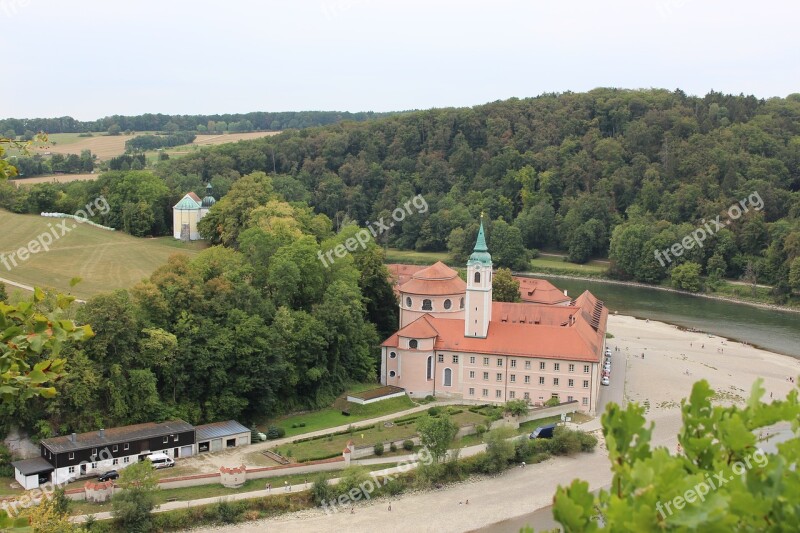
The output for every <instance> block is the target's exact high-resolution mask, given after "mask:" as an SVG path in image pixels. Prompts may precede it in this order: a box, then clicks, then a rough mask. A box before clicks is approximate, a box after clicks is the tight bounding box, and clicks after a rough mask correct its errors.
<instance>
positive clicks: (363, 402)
mask: <svg viewBox="0 0 800 533" xmlns="http://www.w3.org/2000/svg"><path fill="white" fill-rule="evenodd" d="M405 395H406V391H403V392H395V393H394V394H387V395H386V396H379V397H378V398H372V399H371V400H363V399H361V398H356V397H355V396H348V397H347V401H348V402H353V403H357V404H361V405H366V404H368V403H375V402H380V401H382V400H388V399H389V398H399V397H401V396H405Z"/></svg>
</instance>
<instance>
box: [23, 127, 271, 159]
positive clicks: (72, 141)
mask: <svg viewBox="0 0 800 533" xmlns="http://www.w3.org/2000/svg"><path fill="white" fill-rule="evenodd" d="M151 133H153V132H136V133H135V134H133V135H124V134H123V135H114V136H109V135H103V134H102V133H96V134H95V136H94V137H78V134H76V133H54V134H52V135H50V136H49V137H48V142H46V143H40V142H36V143H34V144H33V145H32V146H31V150H32V151H34V152H39V153H45V152H50V153H51V154H78V155H80V153H81V151H83V150H91V151H92V153H93V154H95V155H96V156H97V159H99V160H101V161H102V160H106V159H111V158H112V157H116V156H118V155H121V154H123V153H125V141H128V140H130V139H132V138H133V137H136V136H139V135H148V134H151ZM278 133H280V132H278V131H253V132H249V133H225V134H222V135H198V136H197V138H196V139H195V140H194V142H193V143H192V144H189V145H185V146H184V147H179V146H176V147H175V148H171V149H168V150H167V152H173V151H174V152H176V153H179V152H180V151H181V148H186V147H190V146H212V145H216V144H225V143H232V142H237V141H244V140H249V139H258V138H260V137H268V136H270V135H277V134H278Z"/></svg>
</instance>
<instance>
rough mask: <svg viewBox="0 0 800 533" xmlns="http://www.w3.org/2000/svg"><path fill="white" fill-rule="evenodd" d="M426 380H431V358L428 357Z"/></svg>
mask: <svg viewBox="0 0 800 533" xmlns="http://www.w3.org/2000/svg"><path fill="white" fill-rule="evenodd" d="M426 377H427V378H428V379H433V356H432V355H429V356H428V372H427V373H426Z"/></svg>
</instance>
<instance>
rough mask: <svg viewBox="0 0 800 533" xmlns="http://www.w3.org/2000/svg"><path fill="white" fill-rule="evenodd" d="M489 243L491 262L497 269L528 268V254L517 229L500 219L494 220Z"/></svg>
mask: <svg viewBox="0 0 800 533" xmlns="http://www.w3.org/2000/svg"><path fill="white" fill-rule="evenodd" d="M489 241H490V243H489V246H490V250H491V253H492V261H493V262H494V263H495V264H496V265H497V266H498V267H508V268H512V269H514V270H525V269H527V268H528V252H527V251H526V250H525V246H523V244H522V234H521V233H520V231H519V228H517V227H514V226H511V225H509V224H508V223H507V222H506V221H504V220H502V219H501V220H496V221H494V222H493V223H492V229H491V233H490V235H489Z"/></svg>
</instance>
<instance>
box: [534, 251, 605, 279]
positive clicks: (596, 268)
mask: <svg viewBox="0 0 800 533" xmlns="http://www.w3.org/2000/svg"><path fill="white" fill-rule="evenodd" d="M531 269H532V270H533V271H538V270H544V271H547V270H548V269H556V270H559V271H563V272H567V273H571V274H586V273H589V274H595V275H597V274H605V273H606V272H607V271H608V263H604V262H602V261H589V262H588V263H585V264H582V265H579V264H577V263H569V262H567V261H564V260H563V259H562V258H561V257H555V256H550V255H543V256H539V257H537V258H536V259H531Z"/></svg>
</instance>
